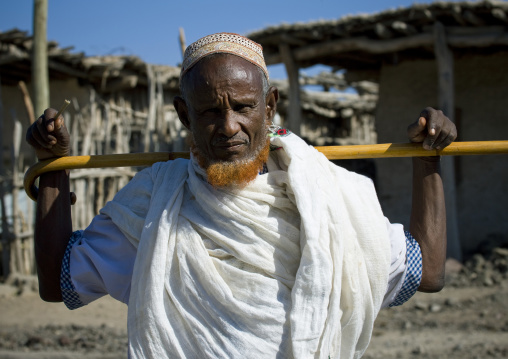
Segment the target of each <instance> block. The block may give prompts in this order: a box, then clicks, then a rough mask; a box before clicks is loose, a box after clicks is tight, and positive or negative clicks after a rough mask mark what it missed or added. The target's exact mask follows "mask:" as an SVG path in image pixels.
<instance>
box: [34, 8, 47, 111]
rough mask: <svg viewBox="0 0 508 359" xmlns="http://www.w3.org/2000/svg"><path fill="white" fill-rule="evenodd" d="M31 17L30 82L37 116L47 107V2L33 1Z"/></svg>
mask: <svg viewBox="0 0 508 359" xmlns="http://www.w3.org/2000/svg"><path fill="white" fill-rule="evenodd" d="M33 16H34V18H33V34H34V45H33V49H32V51H33V53H32V81H33V90H34V98H35V113H36V114H37V116H39V115H41V114H42V113H43V112H44V110H45V109H46V108H47V107H48V106H49V74H48V44H47V19H48V1H47V0H34V14H33Z"/></svg>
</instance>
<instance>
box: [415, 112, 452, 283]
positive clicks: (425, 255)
mask: <svg viewBox="0 0 508 359" xmlns="http://www.w3.org/2000/svg"><path fill="white" fill-rule="evenodd" d="M408 136H409V139H410V140H411V141H412V142H421V143H423V147H424V148H425V149H428V150H433V149H443V148H444V147H446V146H448V145H449V144H450V143H452V142H453V141H454V140H455V138H456V137H457V130H456V128H455V125H454V124H453V123H452V122H451V121H450V120H449V119H448V118H447V117H446V116H444V114H443V113H442V112H441V111H436V110H434V109H432V108H426V109H425V110H423V111H422V113H421V114H420V117H419V119H418V120H417V121H416V122H415V123H414V124H412V125H410V126H409V127H408ZM409 231H410V232H411V234H412V235H413V236H414V238H415V239H416V240H417V241H418V244H419V245H420V249H421V253H422V279H421V283H420V286H419V288H418V290H419V291H422V292H437V291H440V290H441V289H442V288H443V286H444V274H445V273H444V271H445V261H446V208H445V199H444V189H443V182H442V180H441V174H440V157H422V158H413V196H412V207H411V221H410V225H409Z"/></svg>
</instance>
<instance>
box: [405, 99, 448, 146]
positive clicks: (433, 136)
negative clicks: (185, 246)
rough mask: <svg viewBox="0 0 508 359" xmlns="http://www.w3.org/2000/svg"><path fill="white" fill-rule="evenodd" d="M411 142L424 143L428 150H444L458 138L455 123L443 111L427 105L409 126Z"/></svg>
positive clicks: (408, 132) (408, 133)
mask: <svg viewBox="0 0 508 359" xmlns="http://www.w3.org/2000/svg"><path fill="white" fill-rule="evenodd" d="M407 135H408V137H409V140H410V141H411V142H418V143H423V148H424V149H426V150H442V149H443V148H445V147H446V146H448V145H449V144H450V143H452V142H453V141H455V139H456V138H457V128H456V127H455V124H454V123H453V122H452V121H450V119H449V118H448V117H446V116H445V115H444V114H443V112H442V111H440V110H435V109H433V108H432V107H427V108H426V109H424V110H423V111H422V112H421V113H420V117H419V118H418V120H417V121H416V122H414V123H412V124H411V125H409V127H408V128H407Z"/></svg>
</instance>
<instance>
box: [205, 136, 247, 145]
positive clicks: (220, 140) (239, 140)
mask: <svg viewBox="0 0 508 359" xmlns="http://www.w3.org/2000/svg"><path fill="white" fill-rule="evenodd" d="M249 143H250V139H249V137H247V136H242V135H241V134H236V135H234V136H233V137H227V136H224V135H221V136H218V137H216V138H214V139H213V140H212V145H213V146H224V145H230V144H237V145H240V144H249Z"/></svg>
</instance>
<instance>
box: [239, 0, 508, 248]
mask: <svg viewBox="0 0 508 359" xmlns="http://www.w3.org/2000/svg"><path fill="white" fill-rule="evenodd" d="M248 36H249V37H250V38H252V39H253V40H255V41H257V42H259V43H261V44H262V45H263V49H264V52H265V58H266V61H267V63H268V64H278V63H284V64H285V65H286V69H287V71H288V77H289V81H290V84H291V87H292V89H291V90H290V91H289V92H290V96H289V101H290V102H291V104H290V105H289V107H290V110H289V111H288V112H290V113H291V114H292V115H291V116H292V118H290V119H289V121H288V123H289V127H290V128H291V126H294V127H295V128H296V129H297V131H298V130H299V129H300V127H301V120H300V119H301V109H300V107H301V106H300V105H299V103H300V91H299V89H298V87H299V86H298V83H299V81H300V80H299V77H300V76H299V69H301V68H305V67H308V66H311V65H315V64H324V65H328V66H331V67H332V69H333V70H335V71H338V70H342V71H345V79H346V80H348V81H350V82H355V81H364V80H369V81H374V82H376V83H377V84H378V85H379V99H378V102H377V107H376V112H375V113H376V130H377V138H378V142H404V141H406V139H405V128H406V126H407V125H408V124H409V122H411V121H412V120H415V119H416V116H417V114H418V113H419V111H420V110H421V109H422V108H423V107H425V106H434V107H439V108H441V109H443V110H444V112H445V113H446V114H447V115H448V116H449V117H450V118H452V119H453V120H454V121H455V122H456V124H457V126H458V129H459V135H460V138H459V140H463V141H466V140H469V141H474V140H503V139H504V140H505V139H507V138H508V121H507V119H508V110H507V108H506V104H505V103H506V98H507V97H508V66H507V64H508V3H506V2H503V1H478V2H470V1H469V2H433V3H430V4H414V5H413V6H410V7H407V8H398V9H391V10H387V11H383V12H380V13H377V14H369V15H356V16H346V17H343V18H341V19H338V20H322V21H314V22H309V23H296V24H282V25H280V26H271V27H268V28H265V29H263V30H260V31H257V32H254V33H251V34H249V35H248ZM408 161H409V160H377V161H376V162H377V169H378V188H379V192H380V193H379V194H380V198H381V202H382V205H383V208H384V210H385V213H386V214H387V216H388V217H389V218H391V219H394V220H397V221H401V222H402V223H404V224H407V223H408V215H407V213H409V209H410V201H411V199H410V198H411V196H410V183H411V182H410V175H411V174H410V173H409V172H410V171H408V170H407V169H408V168H410V163H409V162H408ZM448 161H452V160H451V159H449V160H448V159H444V162H448ZM507 165H508V159H507V158H506V156H488V157H481V158H480V157H467V158H466V157H460V158H459V157H457V158H454V159H453V162H450V163H447V164H446V165H445V166H443V167H444V168H445V169H446V170H445V173H444V177H445V182H446V190H447V195H448V198H447V201H448V208H449V209H450V210H451V211H449V212H448V223H449V239H450V240H451V243H452V244H453V245H454V246H455V248H450V250H451V253H454V256H455V257H460V256H461V252H460V250H458V249H457V246H458V245H459V242H460V245H461V246H462V251H463V252H464V253H465V254H469V253H472V252H474V251H476V250H478V248H479V246H481V245H482V242H484V241H485V240H488V239H489V238H490V239H492V238H496V240H497V241H499V242H500V243H505V244H506V243H508V211H507V210H506V209H505V205H504V203H508V181H507V180H506V178H507V175H508V173H507V171H508V170H507V168H508V166H507ZM454 204H455V205H454Z"/></svg>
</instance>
